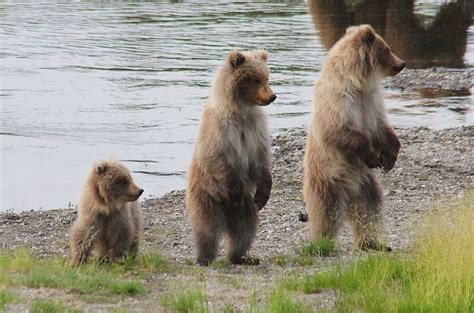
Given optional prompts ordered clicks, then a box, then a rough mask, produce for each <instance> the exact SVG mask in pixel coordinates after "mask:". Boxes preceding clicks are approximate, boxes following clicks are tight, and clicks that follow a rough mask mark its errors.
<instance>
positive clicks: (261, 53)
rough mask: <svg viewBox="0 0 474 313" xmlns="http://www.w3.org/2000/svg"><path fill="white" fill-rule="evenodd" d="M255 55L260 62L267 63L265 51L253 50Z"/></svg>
mask: <svg viewBox="0 0 474 313" xmlns="http://www.w3.org/2000/svg"><path fill="white" fill-rule="evenodd" d="M255 54H256V55H257V56H258V57H259V58H260V59H261V60H262V61H265V62H267V60H268V52H267V51H266V50H255Z"/></svg>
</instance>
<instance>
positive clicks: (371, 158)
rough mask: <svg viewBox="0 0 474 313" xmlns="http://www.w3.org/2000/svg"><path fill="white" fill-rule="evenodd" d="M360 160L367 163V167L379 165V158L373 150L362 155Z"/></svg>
mask: <svg viewBox="0 0 474 313" xmlns="http://www.w3.org/2000/svg"><path fill="white" fill-rule="evenodd" d="M362 161H363V162H364V163H365V165H367V167H368V168H376V167H380V165H381V164H380V160H379V158H378V157H377V155H376V154H375V153H373V152H369V153H367V154H366V155H364V156H363V158H362Z"/></svg>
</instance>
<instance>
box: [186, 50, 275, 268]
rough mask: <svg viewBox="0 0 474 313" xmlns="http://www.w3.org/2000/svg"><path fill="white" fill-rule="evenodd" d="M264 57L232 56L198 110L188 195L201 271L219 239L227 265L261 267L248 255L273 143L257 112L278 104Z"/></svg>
mask: <svg viewBox="0 0 474 313" xmlns="http://www.w3.org/2000/svg"><path fill="white" fill-rule="evenodd" d="M267 56H268V55H267V52H266V51H263V50H254V51H250V52H238V51H234V52H231V53H230V54H229V56H228V58H227V60H226V61H225V62H224V64H223V65H222V66H221V68H220V69H219V70H218V72H217V75H216V77H215V79H214V81H213V84H212V91H211V96H210V97H209V99H208V100H207V103H206V104H205V106H204V109H203V113H202V118H201V123H200V128H199V134H198V138H197V141H196V144H195V147H194V153H193V157H192V161H191V166H190V168H189V171H188V188H187V192H186V206H187V210H188V215H189V221H190V224H191V227H192V231H193V234H194V240H195V245H196V249H197V263H198V264H199V265H202V266H205V265H208V264H209V263H210V262H212V261H213V260H214V259H215V258H216V255H217V250H218V246H219V242H220V239H221V237H222V235H227V236H228V242H227V243H228V245H227V257H228V259H229V260H230V261H231V262H232V263H234V264H258V263H259V260H258V259H256V258H250V257H248V256H247V252H248V250H249V248H250V246H251V244H252V242H253V240H254V238H255V235H256V230H257V223H258V211H259V210H261V209H262V208H263V207H264V206H265V205H266V203H267V201H268V199H269V197H270V191H271V187H272V177H271V140H270V134H269V131H268V127H267V121H266V115H265V113H264V112H263V110H262V108H261V107H262V106H265V105H268V104H270V103H271V102H273V101H274V100H275V99H276V95H275V94H274V93H273V91H272V89H271V88H270V86H269V85H268V77H269V70H268V66H267Z"/></svg>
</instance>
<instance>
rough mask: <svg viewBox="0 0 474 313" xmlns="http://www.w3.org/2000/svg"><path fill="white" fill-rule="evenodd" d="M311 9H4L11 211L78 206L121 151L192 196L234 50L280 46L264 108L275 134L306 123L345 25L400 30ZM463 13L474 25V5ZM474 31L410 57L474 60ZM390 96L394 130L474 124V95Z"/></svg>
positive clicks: (425, 18) (149, 175)
mask: <svg viewBox="0 0 474 313" xmlns="http://www.w3.org/2000/svg"><path fill="white" fill-rule="evenodd" d="M361 2H362V5H364V1H361ZM369 2H370V1H369ZM372 2H374V1H372ZM394 2H397V1H394ZM403 2H404V3H406V2H410V1H403ZM310 3H311V4H312V5H313V6H310V10H308V6H307V3H306V2H304V1H302V2H300V1H291V2H288V3H285V2H279V1H275V2H272V1H270V2H267V3H228V2H214V1H208V3H206V2H205V1H195V2H186V1H185V2H177V3H169V2H162V3H161V2H158V3H113V4H109V3H70V4H61V5H57V4H47V3H41V4H12V3H10V2H6V3H5V2H1V3H0V25H1V29H0V36H1V37H0V44H1V49H0V58H1V63H0V73H1V81H0V103H1V117H0V120H1V127H0V140H1V160H0V161H1V181H0V186H1V193H0V198H1V203H0V210H5V209H14V210H18V211H19V210H24V209H38V208H56V207H66V206H68V205H70V203H75V201H76V198H77V194H78V191H79V188H80V185H81V184H82V180H83V178H84V176H85V173H86V172H87V170H88V168H89V167H90V166H91V164H92V163H93V162H94V161H95V160H99V159H103V158H109V157H115V158H117V159H120V160H124V162H125V163H126V165H127V166H128V167H129V168H130V169H131V170H132V171H133V176H134V177H135V179H136V181H137V182H138V184H139V185H140V186H142V187H143V188H144V189H145V194H146V195H148V196H158V195H161V194H163V193H164V192H166V191H170V190H172V189H176V188H183V187H184V175H185V171H186V168H187V166H188V163H189V161H190V157H191V151H192V145H193V142H194V139H195V137H196V131H197V125H198V121H199V117H200V112H201V106H202V103H203V102H204V100H205V99H206V97H207V96H208V94H209V84H210V81H211V79H212V77H213V73H214V72H215V70H216V68H217V67H218V65H219V64H220V63H221V62H222V60H223V59H224V58H225V56H226V54H227V52H228V51H230V50H232V49H250V48H265V49H267V50H269V52H270V60H269V66H270V70H271V77H270V81H271V85H272V87H273V89H274V90H275V92H276V93H277V94H278V99H277V101H276V102H275V103H274V104H272V105H271V106H269V107H267V108H266V111H267V112H268V114H269V116H270V127H271V130H272V132H273V133H274V134H275V133H277V132H278V131H281V130H282V129H286V128H291V127H298V126H305V125H306V124H307V122H308V118H309V117H308V115H309V112H310V110H311V97H312V95H311V92H312V91H311V86H312V84H313V81H314V79H315V78H316V77H317V75H318V71H319V69H320V67H321V64H322V62H323V60H324V57H325V55H326V53H327V49H328V48H330V45H331V44H332V43H331V42H332V41H333V40H335V39H337V36H339V33H340V29H345V27H346V26H347V25H346V24H347V23H349V24H351V23H357V24H359V23H362V22H370V23H371V24H376V25H378V27H379V29H377V31H379V32H381V30H380V29H382V28H383V25H385V24H387V25H388V24H389V21H388V19H386V20H385V19H384V20H381V19H380V17H379V16H378V15H376V14H372V15H370V10H367V9H365V8H363V7H360V6H357V5H347V6H346V7H343V9H341V7H340V6H339V7H338V6H337V5H334V7H329V8H328V7H324V5H323V6H321V5H320V4H321V3H322V4H324V1H310ZM333 3H334V4H338V3H339V2H338V1H334V2H333ZM388 3H391V1H388ZM441 3H444V1H443V2H441V1H440V2H439V3H437V2H433V1H426V2H417V3H416V4H415V6H412V8H408V11H407V12H408V13H407V14H408V15H410V16H412V15H415V16H416V18H417V20H419V21H420V22H419V23H420V24H416V25H414V26H413V25H411V24H409V23H408V22H407V23H405V24H406V25H409V26H410V27H415V28H416V27H417V25H418V26H419V25H425V24H426V25H432V24H435V22H434V21H436V18H435V16H436V15H437V14H438V13H439V11H440V4H441ZM383 9H384V10H385V11H384V12H385V13H383V14H384V16H389V15H390V14H391V11H390V7H389V6H386V7H384V8H383ZM462 10H465V11H464V13H466V14H469V21H470V14H471V13H470V11H469V10H467V9H465V7H462ZM361 12H366V14H365V15H367V14H368V15H369V20H367V21H366V20H364V16H363V15H364V14H362V13H361ZM367 12H369V13H367ZM378 12H379V13H378V14H380V10H378ZM361 15H362V17H361ZM457 16H459V13H457ZM370 17H375V18H376V19H375V20H374V21H371V20H370ZM400 18H404V17H403V16H402V17H400ZM458 20H459V19H458ZM377 23H378V24H377ZM383 23H385V24H383ZM426 25H425V26H423V27H425V28H426V27H427V26H426ZM469 25H470V23H469ZM469 25H468V27H465V29H459V33H460V37H462V38H460V40H457V41H456V39H455V38H454V39H453V41H451V42H449V43H445V42H436V40H437V39H436V38H438V37H437V36H434V38H432V39H430V40H429V43H430V44H431V43H432V41H434V45H433V49H435V50H436V49H439V50H437V51H438V52H437V56H440V55H444V57H437V58H435V57H431V56H430V53H431V52H427V51H424V50H423V48H424V47H425V46H426V44H423V45H422V46H421V47H418V48H416V49H418V50H416V51H418V52H417V53H415V55H410V54H409V53H408V52H407V55H406V57H407V58H408V59H409V60H411V61H409V62H412V67H425V66H432V65H438V66H445V67H453V68H454V67H456V68H458V67H465V66H472V65H473V64H474V56H473V51H474V49H473V46H474V39H473V37H474V34H473V33H474V30H473V27H472V26H470V28H469ZM396 27H401V26H400V25H391V26H390V25H389V26H386V27H385V28H383V29H384V31H383V32H384V35H386V36H394V35H393V34H396V33H397V29H395V32H394V31H392V32H390V29H392V30H393V29H394V28H396ZM407 27H408V26H407ZM452 29H453V28H452V27H451V26H450V32H451V33H453V32H452ZM436 31H437V30H431V32H429V33H436ZM399 33H400V32H399ZM418 36H419V38H424V37H426V36H429V35H427V34H426V33H423V32H420V33H419V34H418ZM452 37H454V35H452ZM393 40H394V44H395V42H398V41H400V42H399V46H400V48H399V49H400V51H403V49H405V48H406V46H407V45H408V44H407V43H404V41H403V40H405V38H401V39H398V37H397V38H395V39H393ZM463 40H464V41H463ZM417 42H418V41H417ZM410 45H412V44H410ZM447 45H449V46H451V47H453V49H446V46H447ZM413 50H415V48H413V49H409V50H408V49H407V51H413ZM431 50H432V49H431ZM431 50H430V51H431ZM445 50H456V51H454V52H445ZM446 53H448V54H446ZM449 53H451V54H449ZM420 56H421V57H420ZM430 58H431V59H430ZM427 60H428V62H426V61H427ZM430 60H431V61H430ZM446 60H447V61H446ZM430 62H431V63H430ZM433 62H434V64H432V63H433ZM436 62H438V63H436ZM443 62H444V63H443ZM409 64H410V63H409ZM428 93H429V92H428ZM386 101H387V102H386V103H387V106H388V107H389V109H390V112H391V114H390V118H391V120H392V121H393V122H394V124H395V125H396V126H402V127H407V126H416V125H428V126H432V127H436V128H440V127H449V126H456V125H462V124H466V123H470V122H469V121H468V119H469V118H470V116H471V117H472V107H470V106H471V105H472V96H471V91H464V93H462V92H461V93H459V92H457V91H454V94H449V93H448V94H440V95H436V96H435V97H433V96H431V97H430V96H427V95H426V94H423V93H422V92H420V93H414V94H411V95H408V96H405V97H403V96H400V93H399V92H394V91H390V90H387V91H386ZM450 106H451V107H450ZM453 106H454V107H455V108H458V107H461V110H453V109H452V107H453ZM466 108H467V109H466ZM471 121H472V118H471Z"/></svg>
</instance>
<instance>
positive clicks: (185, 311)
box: [161, 291, 210, 313]
mask: <svg viewBox="0 0 474 313" xmlns="http://www.w3.org/2000/svg"><path fill="white" fill-rule="evenodd" d="M161 304H162V305H163V306H164V307H166V308H168V309H170V310H173V311H176V312H181V313H207V312H209V311H210V310H209V307H208V303H207V295H206V294H205V293H203V292H201V291H185V292H182V293H176V294H171V295H165V296H163V297H162V299H161Z"/></svg>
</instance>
